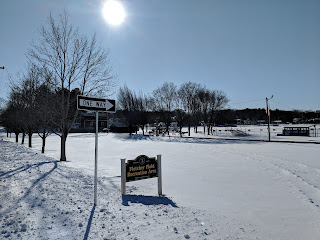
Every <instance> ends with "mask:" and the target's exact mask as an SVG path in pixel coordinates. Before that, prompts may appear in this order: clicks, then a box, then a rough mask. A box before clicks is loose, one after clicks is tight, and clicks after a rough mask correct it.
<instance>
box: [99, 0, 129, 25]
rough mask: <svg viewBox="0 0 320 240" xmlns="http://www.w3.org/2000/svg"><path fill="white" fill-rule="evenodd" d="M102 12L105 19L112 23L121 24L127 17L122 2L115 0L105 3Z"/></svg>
mask: <svg viewBox="0 0 320 240" xmlns="http://www.w3.org/2000/svg"><path fill="white" fill-rule="evenodd" d="M102 13H103V17H104V19H105V20H106V21H107V23H108V24H110V25H119V24H121V23H122V22H123V21H124V19H125V17H126V12H125V10H124V8H123V6H122V4H121V3H120V2H119V1H115V0H107V1H106V2H105V4H104V5H103V8H102Z"/></svg>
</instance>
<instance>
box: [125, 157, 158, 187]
mask: <svg viewBox="0 0 320 240" xmlns="http://www.w3.org/2000/svg"><path fill="white" fill-rule="evenodd" d="M154 177H158V163H157V160H156V159H155V158H149V157H147V156H146V155H140V156H138V157H136V159H135V160H128V162H127V164H126V182H132V181H137V180H142V179H147V178H154Z"/></svg>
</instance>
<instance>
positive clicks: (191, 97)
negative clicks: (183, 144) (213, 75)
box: [178, 82, 201, 136]
mask: <svg viewBox="0 0 320 240" xmlns="http://www.w3.org/2000/svg"><path fill="white" fill-rule="evenodd" d="M200 89H201V85H200V84H198V83H193V82H187V83H183V84H182V85H181V86H180V88H179V90H178V99H179V101H180V105H181V109H183V110H184V112H185V113H186V114H185V118H186V119H185V120H186V122H187V124H188V135H189V136H190V128H191V124H192V120H193V118H194V116H195V112H196V110H197V106H196V104H197V100H196V99H197V94H198V91H199V90H200Z"/></svg>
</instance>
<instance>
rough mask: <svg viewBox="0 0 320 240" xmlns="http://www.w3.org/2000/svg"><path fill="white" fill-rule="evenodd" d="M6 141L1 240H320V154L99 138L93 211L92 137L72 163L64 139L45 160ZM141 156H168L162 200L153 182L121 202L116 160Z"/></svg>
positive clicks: (50, 146)
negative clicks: (63, 153) (62, 156)
mask: <svg viewBox="0 0 320 240" xmlns="http://www.w3.org/2000/svg"><path fill="white" fill-rule="evenodd" d="M199 130H202V129H201V128H199ZM217 132H219V131H217ZM250 132H252V131H250ZM261 132H263V133H261V135H260V130H259V131H257V134H256V135H254V134H251V137H253V138H260V137H261V138H264V139H266V138H267V137H266V131H265V128H264V130H263V131H261ZM222 133H223V134H224V135H225V137H227V135H228V134H229V132H228V131H224V132H223V131H221V135H219V136H217V137H223V134H222ZM198 134H201V133H198ZM202 134H203V133H202ZM217 135H218V134H217ZM272 137H273V138H276V136H272ZM279 138H280V137H279ZM284 138H285V140H300V139H302V141H318V142H319V141H320V138H319V137H316V138H312V137H295V138H292V137H291V138H290V137H283V138H282V139H284ZM0 139H3V140H0V150H1V158H0V192H1V195H0V227H1V228H0V229H1V230H0V231H1V232H0V239H67V240H69V239H70V240H71V239H207V240H209V239H310V240H312V239H320V207H319V206H320V158H319V156H320V145H319V144H306V143H299V144H297V143H276V142H270V143H269V142H247V141H230V140H229V141H226V140H221V139H220V140H219V139H215V140H213V139H209V140H206V139H181V138H167V137H166V138H164V137H150V138H149V137H143V136H140V135H136V136H131V137H130V136H128V135H125V134H107V133H101V134H99V163H98V205H97V207H96V208H93V170H94V134H70V135H69V137H68V140H67V160H68V161H67V162H59V161H58V160H59V143H60V142H59V140H60V139H59V137H58V136H55V135H51V136H49V137H48V139H47V146H46V153H45V154H44V155H43V154H41V153H40V150H41V139H40V138H39V137H37V136H36V135H34V138H33V148H32V149H29V148H27V147H26V146H27V143H26V146H22V145H21V144H20V143H18V144H17V143H14V135H12V138H7V137H6V135H5V133H4V132H1V133H0ZM20 140H21V139H19V141H20ZM142 154H145V155H148V156H149V157H155V156H156V155H157V154H161V155H162V165H163V169H162V171H163V193H164V194H165V196H162V197H159V196H157V179H149V180H142V181H136V182H131V183H127V193H128V194H127V195H124V196H122V195H121V193H120V159H121V158H126V159H134V158H135V157H137V156H138V155H142Z"/></svg>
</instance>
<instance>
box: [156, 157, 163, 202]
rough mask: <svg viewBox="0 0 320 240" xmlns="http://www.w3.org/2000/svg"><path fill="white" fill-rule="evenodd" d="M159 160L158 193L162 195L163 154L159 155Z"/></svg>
mask: <svg viewBox="0 0 320 240" xmlns="http://www.w3.org/2000/svg"><path fill="white" fill-rule="evenodd" d="M157 162H158V194H159V195H160V196H161V195H162V172H161V155H160V154H159V155H157Z"/></svg>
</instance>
